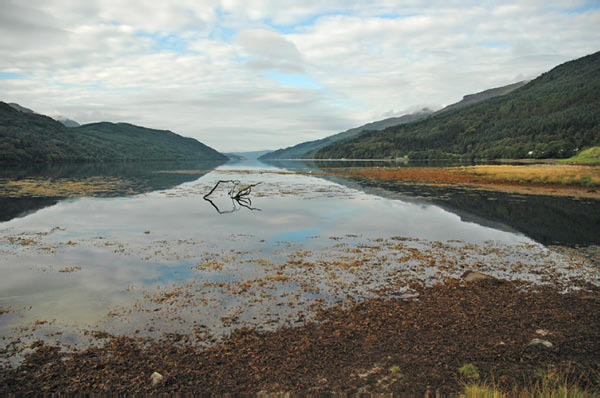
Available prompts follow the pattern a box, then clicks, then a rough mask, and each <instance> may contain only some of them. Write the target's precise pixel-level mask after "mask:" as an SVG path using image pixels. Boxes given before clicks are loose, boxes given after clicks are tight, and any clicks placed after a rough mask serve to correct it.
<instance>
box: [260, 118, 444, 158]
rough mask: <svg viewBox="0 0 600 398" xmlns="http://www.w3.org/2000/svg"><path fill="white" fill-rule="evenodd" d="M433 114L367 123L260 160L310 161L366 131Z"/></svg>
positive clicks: (274, 152)
mask: <svg viewBox="0 0 600 398" xmlns="http://www.w3.org/2000/svg"><path fill="white" fill-rule="evenodd" d="M431 113H432V111H431V110H429V109H426V108H425V109H423V110H421V111H419V112H415V113H412V114H410V115H403V116H400V117H392V118H388V119H384V120H379V121H377V122H372V123H367V124H365V125H363V126H360V127H355V128H352V129H350V130H346V131H343V132H341V133H337V134H334V135H330V136H329V137H325V138H322V139H320V140H314V141H307V142H302V143H300V144H297V145H294V146H291V147H289V148H285V149H278V150H276V151H273V152H270V153H267V154H265V155H263V156H261V157H259V159H260V160H277V159H310V158H312V157H313V155H314V153H315V152H316V151H318V150H319V149H321V148H325V147H326V146H328V145H330V144H333V143H334V142H339V141H344V140H348V139H351V138H353V137H356V136H358V135H360V134H361V133H363V132H366V131H376V130H383V129H385V128H387V127H390V126H396V125H399V124H404V123H410V122H414V121H417V120H422V119H424V118H426V117H427V116H429V115H430V114H431Z"/></svg>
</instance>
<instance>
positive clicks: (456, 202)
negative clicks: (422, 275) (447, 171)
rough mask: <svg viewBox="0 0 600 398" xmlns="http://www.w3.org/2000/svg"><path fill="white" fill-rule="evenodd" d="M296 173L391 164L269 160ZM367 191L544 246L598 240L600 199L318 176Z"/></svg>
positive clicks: (599, 240)
mask: <svg viewBox="0 0 600 398" xmlns="http://www.w3.org/2000/svg"><path fill="white" fill-rule="evenodd" d="M269 164H270V165H272V166H276V167H281V168H285V169H287V170H294V171H307V170H313V171H323V169H331V168H336V167H360V166H361V165H363V166H365V167H369V166H377V165H380V166H381V165H387V166H390V165H391V164H390V163H389V162H384V163H381V162H340V161H335V162H321V161H319V162H315V161H271V162H269ZM424 165H425V166H455V165H456V164H455V163H453V164H445V163H439V162H438V163H433V164H430V163H427V164H423V163H416V164H415V163H410V164H409V163H407V164H406V166H424ZM319 177H320V178H324V179H327V180H330V181H334V182H336V183H338V184H342V185H345V186H347V187H350V188H354V189H359V190H362V191H363V192H365V193H369V194H373V195H377V196H380V197H384V198H388V199H397V200H402V201H408V202H415V201H418V202H422V203H430V204H435V205H436V206H439V207H441V208H443V209H444V210H447V211H449V212H452V213H454V214H456V215H458V216H460V218H461V220H464V221H467V222H475V223H477V224H479V225H482V226H486V227H491V228H495V229H502V230H506V231H511V232H520V233H522V234H524V235H526V236H528V237H530V238H531V239H533V240H535V241H537V242H540V243H542V244H544V245H564V246H577V245H581V246H588V245H599V244H600V211H599V209H600V201H599V200H597V199H589V198H570V197H561V196H547V195H523V194H511V193H504V192H497V191H487V190H476V189H464V188H459V187H449V186H435V185H419V184H414V183H410V184H407V183H404V182H402V181H394V180H382V179H373V178H361V177H328V176H319Z"/></svg>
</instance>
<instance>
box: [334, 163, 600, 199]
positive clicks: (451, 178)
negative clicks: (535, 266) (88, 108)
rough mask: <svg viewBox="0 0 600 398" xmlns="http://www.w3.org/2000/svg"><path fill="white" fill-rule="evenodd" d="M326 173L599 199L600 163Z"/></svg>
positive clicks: (370, 169) (399, 168) (364, 168)
mask: <svg viewBox="0 0 600 398" xmlns="http://www.w3.org/2000/svg"><path fill="white" fill-rule="evenodd" d="M324 174H326V175H335V176H347V177H366V178H381V179H392V180H404V181H407V182H419V183H428V184H452V185H466V186H473V187H477V188H480V189H489V190H499V191H503V192H514V193H524V194H535V195H556V196H574V197H586V198H595V199H599V198H600V166H579V165H564V164H543V165H527V166H524V165H476V166H462V167H356V168H347V169H329V170H326V171H324Z"/></svg>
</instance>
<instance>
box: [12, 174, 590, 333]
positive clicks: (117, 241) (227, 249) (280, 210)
mask: <svg viewBox="0 0 600 398" xmlns="http://www.w3.org/2000/svg"><path fill="white" fill-rule="evenodd" d="M172 167H173V168H171V169H167V168H165V167H164V165H161V166H160V167H157V168H155V169H154V170H155V171H154V170H153V171H152V172H149V173H147V172H143V173H142V176H141V177H140V179H141V180H143V181H144V182H143V183H142V185H143V186H145V187H150V188H152V189H150V190H143V191H141V192H143V193H140V194H136V195H132V194H130V193H127V194H126V195H124V196H121V197H85V198H69V199H66V200H58V199H57V198H54V199H52V200H58V201H57V202H54V205H53V206H50V207H46V208H44V209H40V210H39V211H37V212H35V213H30V214H28V215H27V216H25V217H21V218H12V219H11V220H10V221H5V222H2V223H0V272H1V273H2V275H3V278H2V279H0V292H2V293H1V295H0V307H2V309H3V310H2V311H5V310H4V309H6V312H4V313H2V312H0V321H1V323H0V337H9V338H12V337H14V336H18V337H21V336H22V335H25V334H26V333H30V334H33V336H34V338H38V337H39V338H43V339H46V340H48V339H57V340H58V341H61V342H67V343H72V344H81V343H82V341H83V337H82V335H83V333H82V330H86V329H100V330H105V331H109V332H115V333H122V334H132V335H133V334H139V335H143V334H147V335H153V336H156V335H160V333H167V332H182V333H190V331H195V330H196V329H197V328H198V327H200V326H199V325H203V327H204V328H205V329H203V330H207V331H210V332H211V333H215V334H218V333H224V332H228V331H230V330H231V328H233V327H235V326H239V323H236V322H238V321H239V322H248V323H249V324H251V325H258V326H261V325H263V326H264V325H275V326H276V325H280V324H282V322H290V323H291V324H293V322H295V320H297V319H301V316H305V315H306V314H309V310H310V308H311V307H310V306H311V305H312V304H314V303H315V302H316V301H317V300H319V302H321V303H325V304H331V303H335V302H339V301H341V300H347V299H348V298H353V297H359V296H360V295H369V294H371V295H372V294H374V293H372V291H375V290H377V289H380V288H382V287H387V288H389V289H392V290H393V291H394V292H396V293H397V294H403V293H404V292H405V290H406V289H407V288H408V284H407V283H406V278H422V279H428V280H435V281H442V280H443V278H444V277H445V276H447V275H454V276H458V275H460V274H462V273H463V272H464V268H465V267H469V266H472V265H473V264H478V265H477V266H478V267H479V268H478V269H479V270H481V271H482V272H491V273H495V274H496V275H499V276H501V277H507V278H510V277H517V276H519V277H523V278H527V277H528V273H529V274H531V275H534V276H533V277H532V278H534V277H535V278H538V277H539V278H541V277H549V276H548V274H547V273H549V272H553V270H555V269H558V268H560V267H561V266H562V263H561V261H562V260H561V259H560V258H558V257H557V255H556V254H554V253H552V252H551V251H549V250H547V249H546V248H545V247H543V246H541V245H538V244H535V242H533V241H532V240H531V239H529V238H528V237H527V236H524V235H522V234H521V233H519V232H518V231H519V230H518V229H516V228H514V229H511V228H497V225H495V224H494V223H495V221H492V222H489V221H485V220H489V218H487V217H484V216H481V217H480V218H476V217H475V215H476V214H475V213H473V212H466V213H468V214H471V215H472V217H473V218H468V217H467V216H466V215H465V214H461V213H459V212H458V211H457V210H456V209H455V208H452V207H443V206H442V205H438V204H437V203H435V202H433V197H434V196H435V197H438V196H439V197H441V196H444V197H448V198H451V196H452V195H451V194H450V193H449V194H445V193H443V192H431V196H430V197H429V198H427V199H421V198H420V197H422V196H424V195H425V193H424V192H423V191H422V190H419V189H418V188H415V191H414V192H412V193H406V189H412V188H405V187H399V188H398V189H404V191H400V190H398V191H395V190H394V187H392V186H383V187H381V186H375V185H373V186H369V185H368V182H367V181H357V180H349V179H336V180H335V181H334V180H333V179H324V178H314V177H311V176H308V175H300V174H285V173H282V172H281V170H280V169H274V168H271V169H265V168H258V167H257V166H256V168H250V169H249V168H248V167H244V164H243V163H238V164H234V165H231V164H225V165H220V166H218V167H217V168H215V169H213V170H212V171H211V172H207V170H208V169H206V168H202V167H201V166H200V165H193V164H192V165H189V164H188V165H181V164H179V165H173V166H172ZM179 167H183V168H181V169H180V168H179ZM136 173H137V172H136ZM132 174H133V172H132ZM130 175H131V174H130ZM64 176H65V177H66V174H64ZM132 179H134V180H135V178H132ZM221 180H228V181H236V180H237V181H240V183H239V185H246V186H248V185H253V184H254V185H253V186H254V188H253V189H252V191H251V192H252V203H248V204H249V205H251V207H256V208H260V209H262V211H261V212H258V211H237V212H235V214H234V215H233V216H231V217H223V216H222V215H221V213H223V212H226V211H228V210H229V209H228V208H225V207H223V206H222V203H225V204H228V203H229V202H231V194H230V192H232V191H231V189H230V188H229V187H227V188H228V189H223V190H221V189H219V190H216V191H215V192H214V193H215V194H218V195H217V197H216V199H217V200H216V201H215V204H216V207H217V211H215V208H213V206H209V204H207V203H206V202H205V201H204V200H203V198H204V197H206V196H207V193H209V192H210V191H211V189H213V188H214V187H215V185H216V184H217V182H218V181H221ZM258 183H260V184H259V185H256V184H258ZM144 184H145V185H144ZM238 192H239V190H238ZM233 195H234V196H236V195H235V192H233ZM457 195H458V193H457ZM248 197H249V195H248ZM209 198H212V196H209ZM220 200H223V202H221V201H220ZM227 201H229V202H227ZM465 201H468V199H465ZM445 203H449V201H448V200H442V201H440V204H445ZM452 203H453V202H452ZM464 206H465V207H467V204H465V205H464ZM486 222H487V223H488V225H486ZM490 223H491V224H490ZM549 262H554V263H553V264H555V265H552V264H550V265H549ZM530 271H535V273H533V272H530ZM561 272H562V271H561ZM569 272H580V273H582V275H588V274H585V272H588V270H587V268H581V270H569ZM539 275H541V276H539ZM551 276H554V275H553V274H552V275H551ZM595 277H597V276H594V275H592V277H591V278H588V279H590V280H591V279H593V278H595ZM234 320H235V321H234ZM15 331H16V332H15ZM58 332H60V334H57V333H58Z"/></svg>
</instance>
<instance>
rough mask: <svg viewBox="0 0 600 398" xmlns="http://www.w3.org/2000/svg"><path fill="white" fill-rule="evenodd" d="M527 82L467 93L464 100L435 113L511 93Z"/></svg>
mask: <svg viewBox="0 0 600 398" xmlns="http://www.w3.org/2000/svg"><path fill="white" fill-rule="evenodd" d="M526 84H527V81H526V80H523V81H522V82H517V83H513V84H509V85H507V86H502V87H496V88H490V89H488V90H484V91H480V92H478V93H475V94H467V95H465V96H464V97H463V99H462V100H460V101H458V102H456V103H454V104H450V105H448V106H446V107H445V108H442V109H440V110H439V111H437V112H435V113H436V114H438V113H442V112H447V111H452V110H456V109H460V108H464V107H465V106H468V105H473V104H476V103H478V102H481V101H485V100H486V99H489V98H494V97H498V96H500V95H506V94H508V93H510V92H511V91H513V90H516V89H518V88H519V87H523V86H524V85H526Z"/></svg>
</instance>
